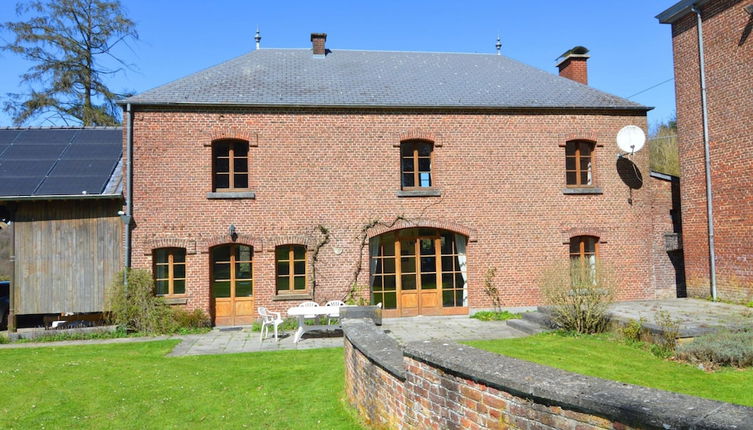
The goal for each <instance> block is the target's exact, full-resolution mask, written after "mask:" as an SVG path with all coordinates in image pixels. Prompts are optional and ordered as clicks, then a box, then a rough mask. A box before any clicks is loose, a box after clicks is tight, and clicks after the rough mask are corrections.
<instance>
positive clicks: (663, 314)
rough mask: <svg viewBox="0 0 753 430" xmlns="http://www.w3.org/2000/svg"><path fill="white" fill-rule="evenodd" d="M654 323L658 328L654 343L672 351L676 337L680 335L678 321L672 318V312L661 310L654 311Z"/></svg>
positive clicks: (675, 343) (675, 344)
mask: <svg viewBox="0 0 753 430" xmlns="http://www.w3.org/2000/svg"><path fill="white" fill-rule="evenodd" d="M656 325H658V326H659V330H660V332H659V335H658V336H657V340H658V342H656V343H657V344H659V346H661V347H663V348H666V349H667V350H669V351H674V349H675V347H676V346H677V337H678V336H679V335H680V321H679V320H675V319H672V314H670V313H669V312H667V311H663V310H662V311H659V312H657V313H656Z"/></svg>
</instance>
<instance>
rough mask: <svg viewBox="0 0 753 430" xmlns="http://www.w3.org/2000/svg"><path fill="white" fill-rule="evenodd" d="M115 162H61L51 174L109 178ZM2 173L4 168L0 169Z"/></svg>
mask: <svg viewBox="0 0 753 430" xmlns="http://www.w3.org/2000/svg"><path fill="white" fill-rule="evenodd" d="M115 163H116V162H115V161H113V160H60V161H58V162H57V164H56V165H55V168H54V169H52V172H50V176H56V177H71V176H93V175H96V176H101V177H108V176H110V174H111V173H112V169H114V168H115ZM0 171H2V167H0Z"/></svg>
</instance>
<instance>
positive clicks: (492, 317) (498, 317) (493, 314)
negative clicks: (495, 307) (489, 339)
mask: <svg viewBox="0 0 753 430" xmlns="http://www.w3.org/2000/svg"><path fill="white" fill-rule="evenodd" d="M471 318H475V319H477V320H481V321H506V320H514V319H520V318H521V314H516V313H512V312H510V311H479V312H476V313H475V314H473V315H471Z"/></svg>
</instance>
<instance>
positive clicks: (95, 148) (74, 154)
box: [61, 143, 123, 160]
mask: <svg viewBox="0 0 753 430" xmlns="http://www.w3.org/2000/svg"><path fill="white" fill-rule="evenodd" d="M122 153H123V147H121V146H120V144H117V145H113V144H95V143H88V144H87V143H84V144H79V143H74V144H72V145H71V146H70V147H68V150H67V151H65V153H64V154H63V156H62V157H61V158H62V159H63V160H97V159H100V160H103V159H107V160H117V159H119V158H120V156H121V154H122Z"/></svg>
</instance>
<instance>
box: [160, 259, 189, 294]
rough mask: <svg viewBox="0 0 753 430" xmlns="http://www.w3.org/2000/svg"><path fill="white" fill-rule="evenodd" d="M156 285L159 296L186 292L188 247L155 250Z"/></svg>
mask: <svg viewBox="0 0 753 430" xmlns="http://www.w3.org/2000/svg"><path fill="white" fill-rule="evenodd" d="M153 254H154V272H153V273H154V286H155V294H156V295H158V296H173V295H180V294H185V293H186V249H185V248H160V249H155V250H154V253H153Z"/></svg>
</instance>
